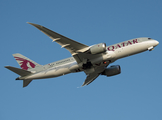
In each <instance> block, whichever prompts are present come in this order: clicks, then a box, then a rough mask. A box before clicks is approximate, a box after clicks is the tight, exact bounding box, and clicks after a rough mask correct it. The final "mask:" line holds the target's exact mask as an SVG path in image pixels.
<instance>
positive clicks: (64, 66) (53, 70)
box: [20, 38, 159, 80]
mask: <svg viewBox="0 0 162 120" xmlns="http://www.w3.org/2000/svg"><path fill="white" fill-rule="evenodd" d="M158 44H159V43H158V41H156V40H153V39H148V38H137V39H132V40H128V41H125V42H121V43H118V44H114V45H111V46H108V47H107V51H106V52H105V53H102V60H100V59H99V60H96V61H95V60H94V61H95V62H94V63H93V66H95V65H97V66H98V65H100V66H102V65H104V66H107V65H108V64H110V63H112V62H114V61H116V60H117V59H120V58H123V57H127V56H130V55H134V54H137V53H140V52H144V51H146V50H152V49H153V48H154V47H155V46H157V45H158ZM92 61H93V60H92ZM103 62H105V63H104V64H103ZM80 71H84V69H82V67H80V66H79V65H78V64H77V62H76V60H75V59H74V58H73V57H70V58H67V59H64V60H60V61H57V62H53V63H50V64H47V65H44V66H43V67H41V68H39V71H37V72H35V71H32V72H33V74H32V75H30V76H25V77H20V79H23V80H27V79H43V78H51V77H58V76H62V75H65V74H68V73H73V72H80Z"/></svg>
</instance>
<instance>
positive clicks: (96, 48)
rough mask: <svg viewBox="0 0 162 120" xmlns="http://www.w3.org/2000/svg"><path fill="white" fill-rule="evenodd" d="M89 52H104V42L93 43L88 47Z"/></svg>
mask: <svg viewBox="0 0 162 120" xmlns="http://www.w3.org/2000/svg"><path fill="white" fill-rule="evenodd" d="M89 52H90V53H91V54H98V53H103V52H106V44H105V43H100V44H97V45H93V46H92V47H91V48H90V49H89Z"/></svg>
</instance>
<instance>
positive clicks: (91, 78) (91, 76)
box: [82, 65, 107, 87]
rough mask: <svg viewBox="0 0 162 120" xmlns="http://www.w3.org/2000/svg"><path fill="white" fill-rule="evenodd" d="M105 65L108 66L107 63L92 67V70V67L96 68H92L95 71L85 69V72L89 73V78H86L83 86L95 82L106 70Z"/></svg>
mask: <svg viewBox="0 0 162 120" xmlns="http://www.w3.org/2000/svg"><path fill="white" fill-rule="evenodd" d="M105 67H107V65H103V66H98V67H93V68H91V70H92V69H93V70H94V71H93V70H92V71H93V72H89V70H88V69H87V70H85V71H84V72H85V73H86V74H87V78H86V79H85V81H84V83H83V85H82V87H83V86H85V85H88V84H90V83H91V82H93V81H94V80H95V79H96V78H97V77H98V76H99V75H100V74H101V73H102V72H103V71H104V70H105ZM91 70H90V71H91Z"/></svg>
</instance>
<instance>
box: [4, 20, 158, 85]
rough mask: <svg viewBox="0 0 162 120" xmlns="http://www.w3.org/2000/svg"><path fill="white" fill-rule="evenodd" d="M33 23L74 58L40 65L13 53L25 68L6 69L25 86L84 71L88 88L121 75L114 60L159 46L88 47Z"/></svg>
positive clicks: (148, 42)
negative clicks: (99, 79) (90, 85)
mask: <svg viewBox="0 0 162 120" xmlns="http://www.w3.org/2000/svg"><path fill="white" fill-rule="evenodd" d="M28 23H29V22H28ZM29 24H31V25H33V26H34V27H36V28H37V29H39V30H40V31H42V32H43V33H45V34H46V35H47V36H49V37H50V38H51V39H52V41H53V42H56V43H58V44H60V45H61V48H65V49H67V50H68V51H69V52H70V53H71V54H72V57H69V58H66V59H63V60H60V61H56V62H53V63H49V64H46V65H40V64H38V63H36V62H34V61H32V60H30V59H29V58H27V57H25V56H23V55H21V54H19V53H16V54H13V57H14V58H15V59H16V61H17V62H18V64H19V65H20V67H21V68H22V69H20V68H16V67H12V66H5V68H7V69H9V70H11V71H12V72H15V73H16V74H18V75H20V76H19V77H18V78H16V80H23V87H26V86H28V85H29V83H30V82H31V81H32V80H35V79H46V78H53V77H58V76H62V75H65V74H69V73H76V72H81V71H84V72H85V74H86V75H87V77H86V79H85V81H84V83H83V85H82V86H85V85H88V84H90V83H91V82H93V81H94V80H95V79H96V78H97V77H98V76H99V75H105V76H107V77H110V76H114V75H118V74H120V73H121V67H120V66H119V65H112V66H110V67H108V65H109V64H111V63H113V62H114V61H116V60H118V59H121V58H124V57H128V56H130V55H134V54H137V53H141V52H144V51H147V50H149V51H152V50H154V47H156V46H157V45H158V44H159V42H158V41H157V40H154V39H152V38H149V37H140V38H135V39H131V40H127V41H124V42H121V43H117V44H114V45H110V46H106V44H105V43H99V44H95V45H92V46H88V45H85V44H82V43H79V42H77V41H74V40H72V39H70V38H67V37H65V36H63V35H61V34H58V33H56V32H54V31H52V30H50V29H48V28H46V27H44V26H41V25H38V24H34V23H29Z"/></svg>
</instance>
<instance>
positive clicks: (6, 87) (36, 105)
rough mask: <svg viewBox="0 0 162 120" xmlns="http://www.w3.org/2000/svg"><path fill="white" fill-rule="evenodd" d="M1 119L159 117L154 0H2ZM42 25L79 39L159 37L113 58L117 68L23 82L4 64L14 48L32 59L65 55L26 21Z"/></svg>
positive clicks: (157, 2) (161, 20) (158, 20)
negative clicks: (90, 78) (151, 46)
mask: <svg viewBox="0 0 162 120" xmlns="http://www.w3.org/2000/svg"><path fill="white" fill-rule="evenodd" d="M0 5H1V7H0V16H1V19H0V21H1V22H0V26H1V29H0V31H1V35H0V40H1V44H0V54H1V62H0V71H1V76H0V77H1V79H0V95H1V99H0V119H1V120H11V119H15V120H29V119H30V120H37V119H38V120H45V119H46V120H51V119H55V120H90V119H93V120H99V119H102V120H108V119H109V120H130V119H131V120H137V119H138V120H143V119H145V120H146V119H147V120H153V119H154V120H161V119H162V114H161V113H162V102H161V101H162V87H161V86H162V77H161V75H162V71H161V67H162V62H161V61H162V56H161V51H162V47H161V39H162V34H161V28H162V16H161V13H162V7H161V6H162V2H161V0H135V1H132V0H114V1H112V0H100V1H97V0H93V1H92V0H91V1H90V0H82V1H76V0H68V1H66V0H46V1H42V0H28V1H22V0H14V1H13V0H1V1H0ZM26 22H32V23H36V24H40V25H43V26H45V27H47V28H50V29H51V30H53V31H56V32H58V33H60V34H62V35H64V36H67V37H69V38H71V39H74V40H76V41H78V42H81V43H83V44H86V45H93V44H97V43H101V42H105V43H106V44H107V45H111V44H115V43H118V42H122V41H125V40H129V39H133V38H137V37H151V38H154V39H156V40H158V41H159V42H160V44H159V45H158V46H157V47H156V48H155V50H154V51H152V52H148V51H147V52H144V53H141V54H137V55H134V56H130V57H127V58H123V59H120V60H118V61H116V62H114V63H113V64H112V65H120V66H121V69H122V73H121V74H120V75H117V76H114V77H105V76H100V77H98V78H97V79H96V80H95V81H94V82H93V83H91V84H90V85H88V86H86V87H83V88H77V87H79V86H81V85H82V83H83V82H84V80H85V78H86V75H85V74H84V73H83V72H82V73H75V74H68V75H65V76H61V77H58V78H51V79H44V80H36V81H33V82H32V83H31V84H30V85H29V86H28V87H26V88H22V81H15V78H16V77H18V75H16V74H15V73H12V72H11V71H9V70H7V69H5V68H4V66H6V65H11V66H14V67H19V66H18V64H17V62H16V61H15V60H14V58H13V57H12V54H13V53H21V54H23V55H25V56H27V57H29V58H30V59H32V60H34V61H36V62H38V63H39V64H42V65H44V64H47V63H50V62H53V61H57V60H61V59H64V58H67V57H70V56H71V54H70V53H69V52H68V51H67V50H66V49H63V48H62V49H61V47H60V45H58V44H57V43H54V42H52V40H51V39H50V38H48V37H47V36H46V35H44V34H43V33H42V32H40V31H39V30H37V29H36V28H34V27H33V26H31V25H29V24H27V23H26Z"/></svg>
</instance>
